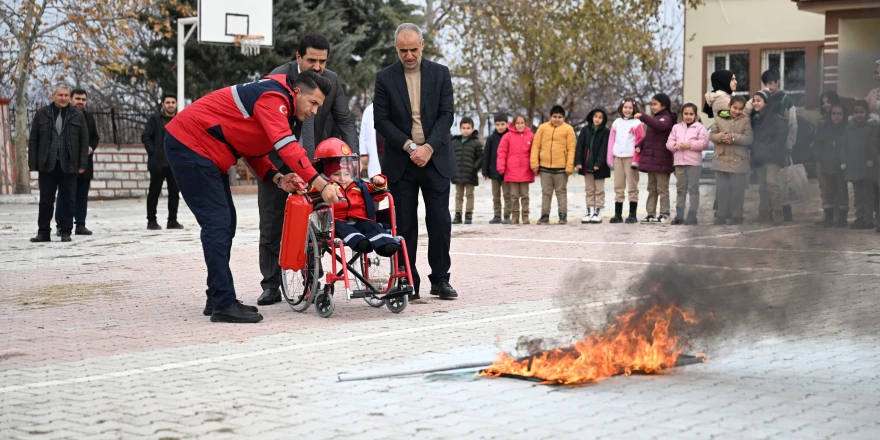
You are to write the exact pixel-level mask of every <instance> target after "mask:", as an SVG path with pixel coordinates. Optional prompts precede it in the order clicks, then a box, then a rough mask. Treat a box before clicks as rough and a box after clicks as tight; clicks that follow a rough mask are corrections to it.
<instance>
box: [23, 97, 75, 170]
mask: <svg viewBox="0 0 880 440" xmlns="http://www.w3.org/2000/svg"><path fill="white" fill-rule="evenodd" d="M54 105H55V104H49V105H47V106H45V107H43V108H41V109H39V110H37V114H36V115H35V116H34V120H33V122H32V123H31V133H30V138H29V139H28V168H29V169H30V170H31V171H39V172H43V173H48V172H50V171H52V170H53V169H54V168H55V159H54V158H52V159H51V160H49V149H50V144H51V142H52V130H54V129H55V118H54V117H53V115H52V106H54ZM61 136H64V137H65V138H66V140H67V149H68V151H69V152H70V162H69V163H68V169H66V170H63V171H64V172H65V173H68V174H76V173H79V169H80V168H85V167H86V165H87V164H88V160H89V129H88V127H87V126H86V120H85V118H83V114H82V112H81V111H79V110H78V109H76V108H75V107H73V106H70V105H69V106H68V107H67V116H66V117H65V118H64V128H63V130H62V132H61Z"/></svg>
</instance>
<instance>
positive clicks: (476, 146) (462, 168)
mask: <svg viewBox="0 0 880 440" xmlns="http://www.w3.org/2000/svg"><path fill="white" fill-rule="evenodd" d="M459 128H461V134H460V135H457V136H453V137H452V151H454V152H455V162H456V164H457V166H458V172H457V173H455V177H453V178H452V183H454V184H455V218H454V219H452V224H453V225H457V224H461V209H462V206H463V205H464V201H465V200H464V199H467V207H466V208H465V209H466V210H465V217H464V223H465V224H466V225H469V224H471V223H473V222H474V188H475V187H476V186H478V185H479V184H480V179H479V178H478V177H477V173H478V172H479V171H480V169H482V168H483V143H482V142H480V134H479V133H477V131H476V130H474V120H473V119H471V118H467V117H465V118H462V119H461V123H460V124H459Z"/></svg>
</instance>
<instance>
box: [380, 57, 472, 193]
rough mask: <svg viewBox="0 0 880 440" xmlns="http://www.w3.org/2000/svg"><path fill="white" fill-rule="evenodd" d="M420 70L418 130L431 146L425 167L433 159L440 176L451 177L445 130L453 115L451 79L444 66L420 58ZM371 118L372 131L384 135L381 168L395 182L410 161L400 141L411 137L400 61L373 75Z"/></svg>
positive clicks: (448, 137)
mask: <svg viewBox="0 0 880 440" xmlns="http://www.w3.org/2000/svg"><path fill="white" fill-rule="evenodd" d="M421 70H422V90H421V92H422V93H421V102H420V104H421V105H420V107H421V109H420V110H421V118H422V129H423V130H424V132H425V141H426V142H427V143H428V144H430V145H431V147H432V148H433V149H434V154H433V155H432V156H431V160H430V161H429V163H428V165H427V166H431V163H432V162H433V163H434V166H435V167H436V168H437V171H438V172H439V173H440V175H442V176H443V177H447V178H450V179H451V178H452V176H453V175H454V174H455V172H456V165H455V153H454V152H453V151H452V147H451V145H450V140H451V134H450V132H449V130H450V129H451V128H452V121H453V118H454V117H455V99H454V97H453V94H452V78H451V76H450V75H449V68H448V67H446V66H444V65H442V64H437V63H435V62H432V61H428V60H425V59H422V64H421ZM373 121H374V122H373V124H374V126H375V128H376V131H378V132H379V134H381V135H382V137H384V138H385V153H384V155H383V159H382V171H383V173H384V174H385V175H386V176H388V179H389V180H390V181H392V182H396V181H398V180H400V178H401V177H402V176H403V171H404V169H405V168H406V164H407V162H409V161H410V159H409V154H407V153H406V151H404V143H405V142H406V140H407V139H412V108H411V104H410V102H409V94H408V93H407V88H406V78H404V75H403V63H401V62H400V61H397V62H396V63H394V64H392V65H390V66H388V67H386V68H384V69H382V70H381V71H379V73H377V74H376V91H375V95H373Z"/></svg>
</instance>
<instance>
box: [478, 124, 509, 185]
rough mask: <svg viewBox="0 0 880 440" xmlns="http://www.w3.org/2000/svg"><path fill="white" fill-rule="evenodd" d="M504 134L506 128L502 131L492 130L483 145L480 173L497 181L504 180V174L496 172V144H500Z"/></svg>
mask: <svg viewBox="0 0 880 440" xmlns="http://www.w3.org/2000/svg"><path fill="white" fill-rule="evenodd" d="M505 134H507V130H504V133H499V132H498V130H492V134H490V135H489V137H488V138H487V139H486V145H485V146H484V147H483V173H482V174H483V175H484V176H488V177H489V178H490V179H492V180H497V181H499V182H503V181H504V175H503V174H501V173H499V172H498V163H497V162H498V146H499V145H501V138H502V137H504V135H505Z"/></svg>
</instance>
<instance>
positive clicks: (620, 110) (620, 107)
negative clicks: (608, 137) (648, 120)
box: [617, 98, 639, 116]
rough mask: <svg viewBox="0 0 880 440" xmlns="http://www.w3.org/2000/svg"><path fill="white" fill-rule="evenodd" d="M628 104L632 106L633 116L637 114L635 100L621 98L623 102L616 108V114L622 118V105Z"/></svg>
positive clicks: (637, 109)
mask: <svg viewBox="0 0 880 440" xmlns="http://www.w3.org/2000/svg"><path fill="white" fill-rule="evenodd" d="M627 102H628V103H630V104H632V106H633V115H634V114H636V113H639V104H638V103H637V102H636V100H635V99H632V98H623V101H620V105H618V106H617V114H619V115H620V116H623V105H624V104H626V103H627Z"/></svg>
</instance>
